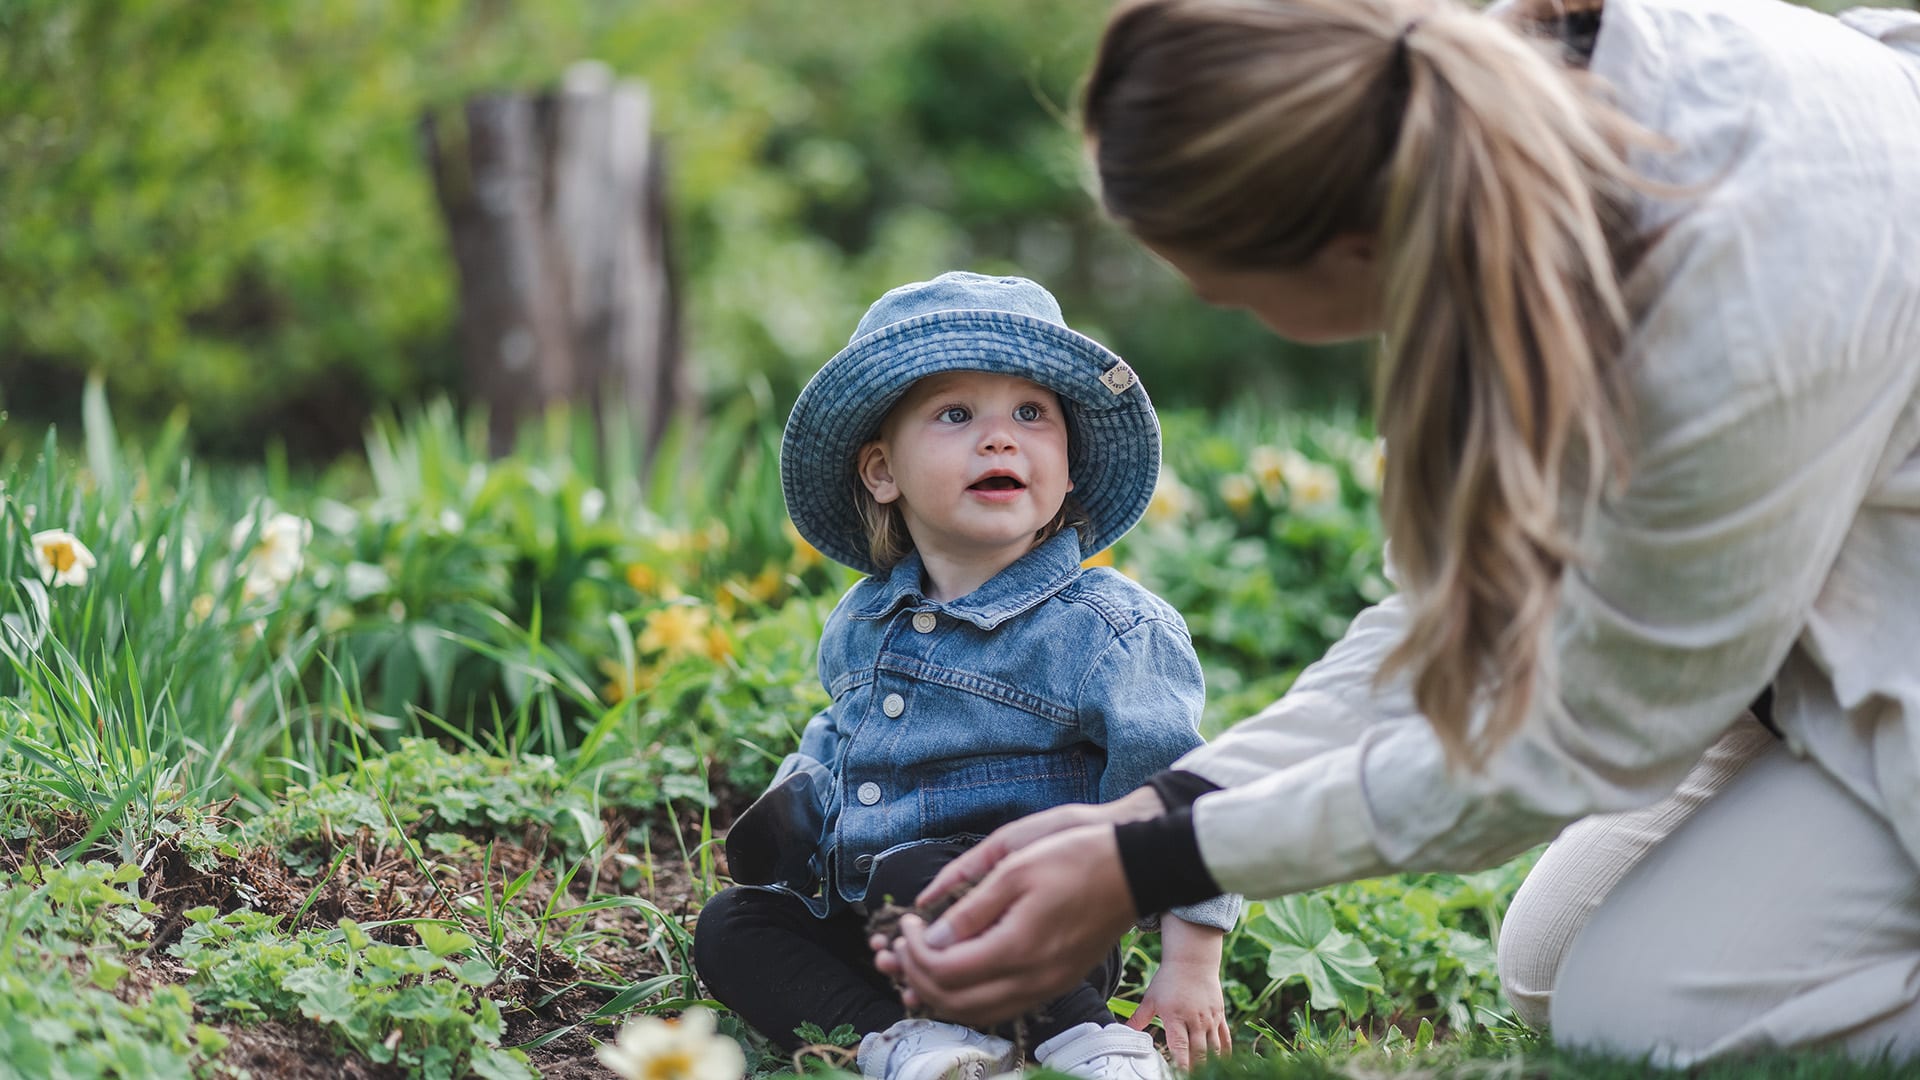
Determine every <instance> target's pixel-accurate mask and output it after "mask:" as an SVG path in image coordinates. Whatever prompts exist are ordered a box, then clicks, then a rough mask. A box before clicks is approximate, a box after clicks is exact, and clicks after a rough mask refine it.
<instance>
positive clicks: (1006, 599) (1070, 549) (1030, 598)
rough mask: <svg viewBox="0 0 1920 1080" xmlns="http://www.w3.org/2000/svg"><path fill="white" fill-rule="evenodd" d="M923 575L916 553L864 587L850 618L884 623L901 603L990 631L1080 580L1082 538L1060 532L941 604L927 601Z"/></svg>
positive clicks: (1072, 533) (1075, 531)
mask: <svg viewBox="0 0 1920 1080" xmlns="http://www.w3.org/2000/svg"><path fill="white" fill-rule="evenodd" d="M922 576H923V569H922V567H921V564H920V553H919V552H917V551H915V552H911V553H909V554H908V555H907V557H906V558H904V559H902V560H900V562H899V564H898V565H896V566H895V567H894V568H893V569H892V570H891V571H889V572H888V573H887V574H886V575H885V576H879V575H876V576H874V577H870V578H868V579H867V580H866V581H865V582H863V583H862V588H863V591H866V592H868V594H869V595H868V596H866V597H865V598H863V599H862V601H861V603H860V604H859V605H858V606H857V607H856V608H854V609H853V610H852V611H851V612H849V614H848V617H849V618H854V619H884V618H886V617H887V616H889V615H891V614H893V612H894V611H896V610H897V609H899V608H900V607H901V606H902V605H912V606H915V607H920V606H926V607H930V608H932V609H933V610H935V611H944V612H946V613H947V614H949V615H951V616H953V617H954V618H956V619H965V620H966V621H967V622H970V623H972V624H973V625H975V626H978V627H979V628H980V629H982V630H991V629H993V628H994V627H996V626H999V625H1000V624H1001V623H1003V622H1006V621H1007V620H1008V619H1011V618H1013V617H1014V616H1016V615H1019V614H1022V613H1024V612H1026V611H1029V610H1031V609H1032V608H1033V607H1034V606H1036V605H1038V604H1039V603H1040V602H1041V601H1044V600H1047V599H1049V598H1051V597H1052V596H1054V595H1055V594H1057V593H1059V591H1060V590H1061V589H1064V588H1066V587H1067V585H1068V584H1069V583H1071V582H1072V581H1073V579H1074V578H1077V577H1079V576H1080V534H1079V532H1078V531H1077V530H1074V529H1067V530H1065V531H1063V532H1062V533H1060V535H1058V536H1056V537H1054V538H1053V539H1051V540H1048V541H1047V542H1046V543H1044V544H1041V545H1040V546H1039V547H1037V548H1034V549H1033V550H1032V551H1029V552H1027V553H1026V554H1025V555H1022V556H1020V558H1019V559H1017V560H1015V562H1014V563H1013V565H1011V566H1009V567H1007V568H1006V569H1005V570H1002V571H1000V572H999V573H998V574H995V575H994V576H993V577H992V579H991V580H989V581H988V582H987V583H986V584H984V585H982V586H980V587H979V588H977V589H975V590H973V591H972V592H970V593H968V594H967V595H965V596H963V597H961V598H959V599H958V600H952V601H949V602H947V603H945V604H942V603H938V602H936V601H933V600H929V599H928V598H927V595H926V593H925V592H924V591H923V590H922V588H921V578H922Z"/></svg>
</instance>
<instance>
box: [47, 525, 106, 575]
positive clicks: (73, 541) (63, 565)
mask: <svg viewBox="0 0 1920 1080" xmlns="http://www.w3.org/2000/svg"><path fill="white" fill-rule="evenodd" d="M32 542H33V563H34V566H36V567H38V568H39V570H40V580H41V582H42V583H44V584H47V585H51V586H53V587H54V588H56V589H58V588H60V587H62V586H65V585H76V586H78V585H85V584H86V583H87V571H89V570H91V569H93V568H94V567H95V566H97V565H99V564H98V563H96V562H94V559H93V552H91V551H88V550H87V545H85V544H83V543H81V542H80V538H79V537H77V536H75V535H73V534H72V533H70V532H68V531H67V530H65V529H48V530H47V531H45V532H37V533H34V534H33V541H32Z"/></svg>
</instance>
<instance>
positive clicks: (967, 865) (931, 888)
mask: <svg viewBox="0 0 1920 1080" xmlns="http://www.w3.org/2000/svg"><path fill="white" fill-rule="evenodd" d="M1011 851H1012V849H1011V848H1009V847H1007V844H1006V840H1005V839H1004V838H1003V837H1002V836H1001V835H1000V832H999V831H995V832H993V833H992V834H990V835H989V836H988V837H987V838H986V839H985V840H982V841H980V842H979V843H977V844H975V845H973V846H972V847H970V848H968V849H967V850H966V851H963V852H961V853H960V857H959V858H957V859H954V860H953V861H952V862H950V863H948V864H947V865H945V866H943V867H941V868H940V872H939V873H937V874H935V875H933V880H932V881H929V882H927V887H926V888H924V889H921V890H920V895H919V896H916V897H914V900H913V902H914V906H916V907H922V908H925V907H931V906H933V905H934V904H938V903H939V902H940V901H942V900H944V899H946V897H947V894H948V893H950V892H952V891H953V890H955V889H957V888H959V887H960V886H962V885H969V884H972V883H973V882H976V881H979V880H980V879H981V878H984V877H986V876H987V874H988V873H989V872H990V871H992V870H993V868H994V867H995V866H998V865H999V864H1000V860H1001V859H1004V858H1006V857H1007V855H1008V853H1009V852H1011Z"/></svg>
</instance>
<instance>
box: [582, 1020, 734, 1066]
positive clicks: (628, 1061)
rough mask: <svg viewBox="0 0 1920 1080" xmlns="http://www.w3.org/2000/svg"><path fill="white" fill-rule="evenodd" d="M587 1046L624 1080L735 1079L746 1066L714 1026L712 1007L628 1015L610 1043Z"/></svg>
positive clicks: (729, 1041) (727, 1040) (731, 1041)
mask: <svg viewBox="0 0 1920 1080" xmlns="http://www.w3.org/2000/svg"><path fill="white" fill-rule="evenodd" d="M593 1052H594V1055H595V1056H596V1057H598V1058H599V1059H600V1063H601V1064H603V1065H605V1066H606V1067H607V1068H609V1069H612V1070H613V1071H614V1072H615V1073H616V1074H618V1075H620V1076H623V1077H625V1078H626V1080H740V1077H742V1076H744V1075H746V1071H747V1058H746V1055H745V1054H743V1053H741V1051H740V1044H739V1043H736V1042H734V1041H733V1040H732V1039H729V1038H727V1037H726V1036H725V1035H721V1034H719V1033H718V1032H717V1031H715V1029H714V1019H713V1013H711V1012H709V1011H708V1010H706V1009H703V1008H700V1007H699V1006H695V1007H693V1008H691V1009H688V1010H687V1011H686V1012H685V1013H683V1014H681V1016H680V1019H678V1020H662V1019H660V1018H659V1017H655V1016H643V1017H640V1018H639V1019H636V1020H633V1021H630V1022H628V1024H627V1025H626V1026H625V1027H623V1028H621V1029H620V1035H619V1037H618V1038H617V1039H616V1040H615V1041H614V1042H613V1043H612V1044H611V1045H609V1044H606V1043H602V1044H601V1045H599V1046H597V1047H595V1048H594V1051H593Z"/></svg>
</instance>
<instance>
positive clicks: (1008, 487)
mask: <svg viewBox="0 0 1920 1080" xmlns="http://www.w3.org/2000/svg"><path fill="white" fill-rule="evenodd" d="M1026 486H1027V485H1025V484H1023V483H1021V482H1020V481H1019V480H1017V479H1015V478H1013V477H1011V476H989V477H986V478H985V479H982V480H979V481H977V482H975V483H974V484H973V485H971V486H970V487H969V488H968V489H967V490H969V491H1023V490H1025V489H1026Z"/></svg>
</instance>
